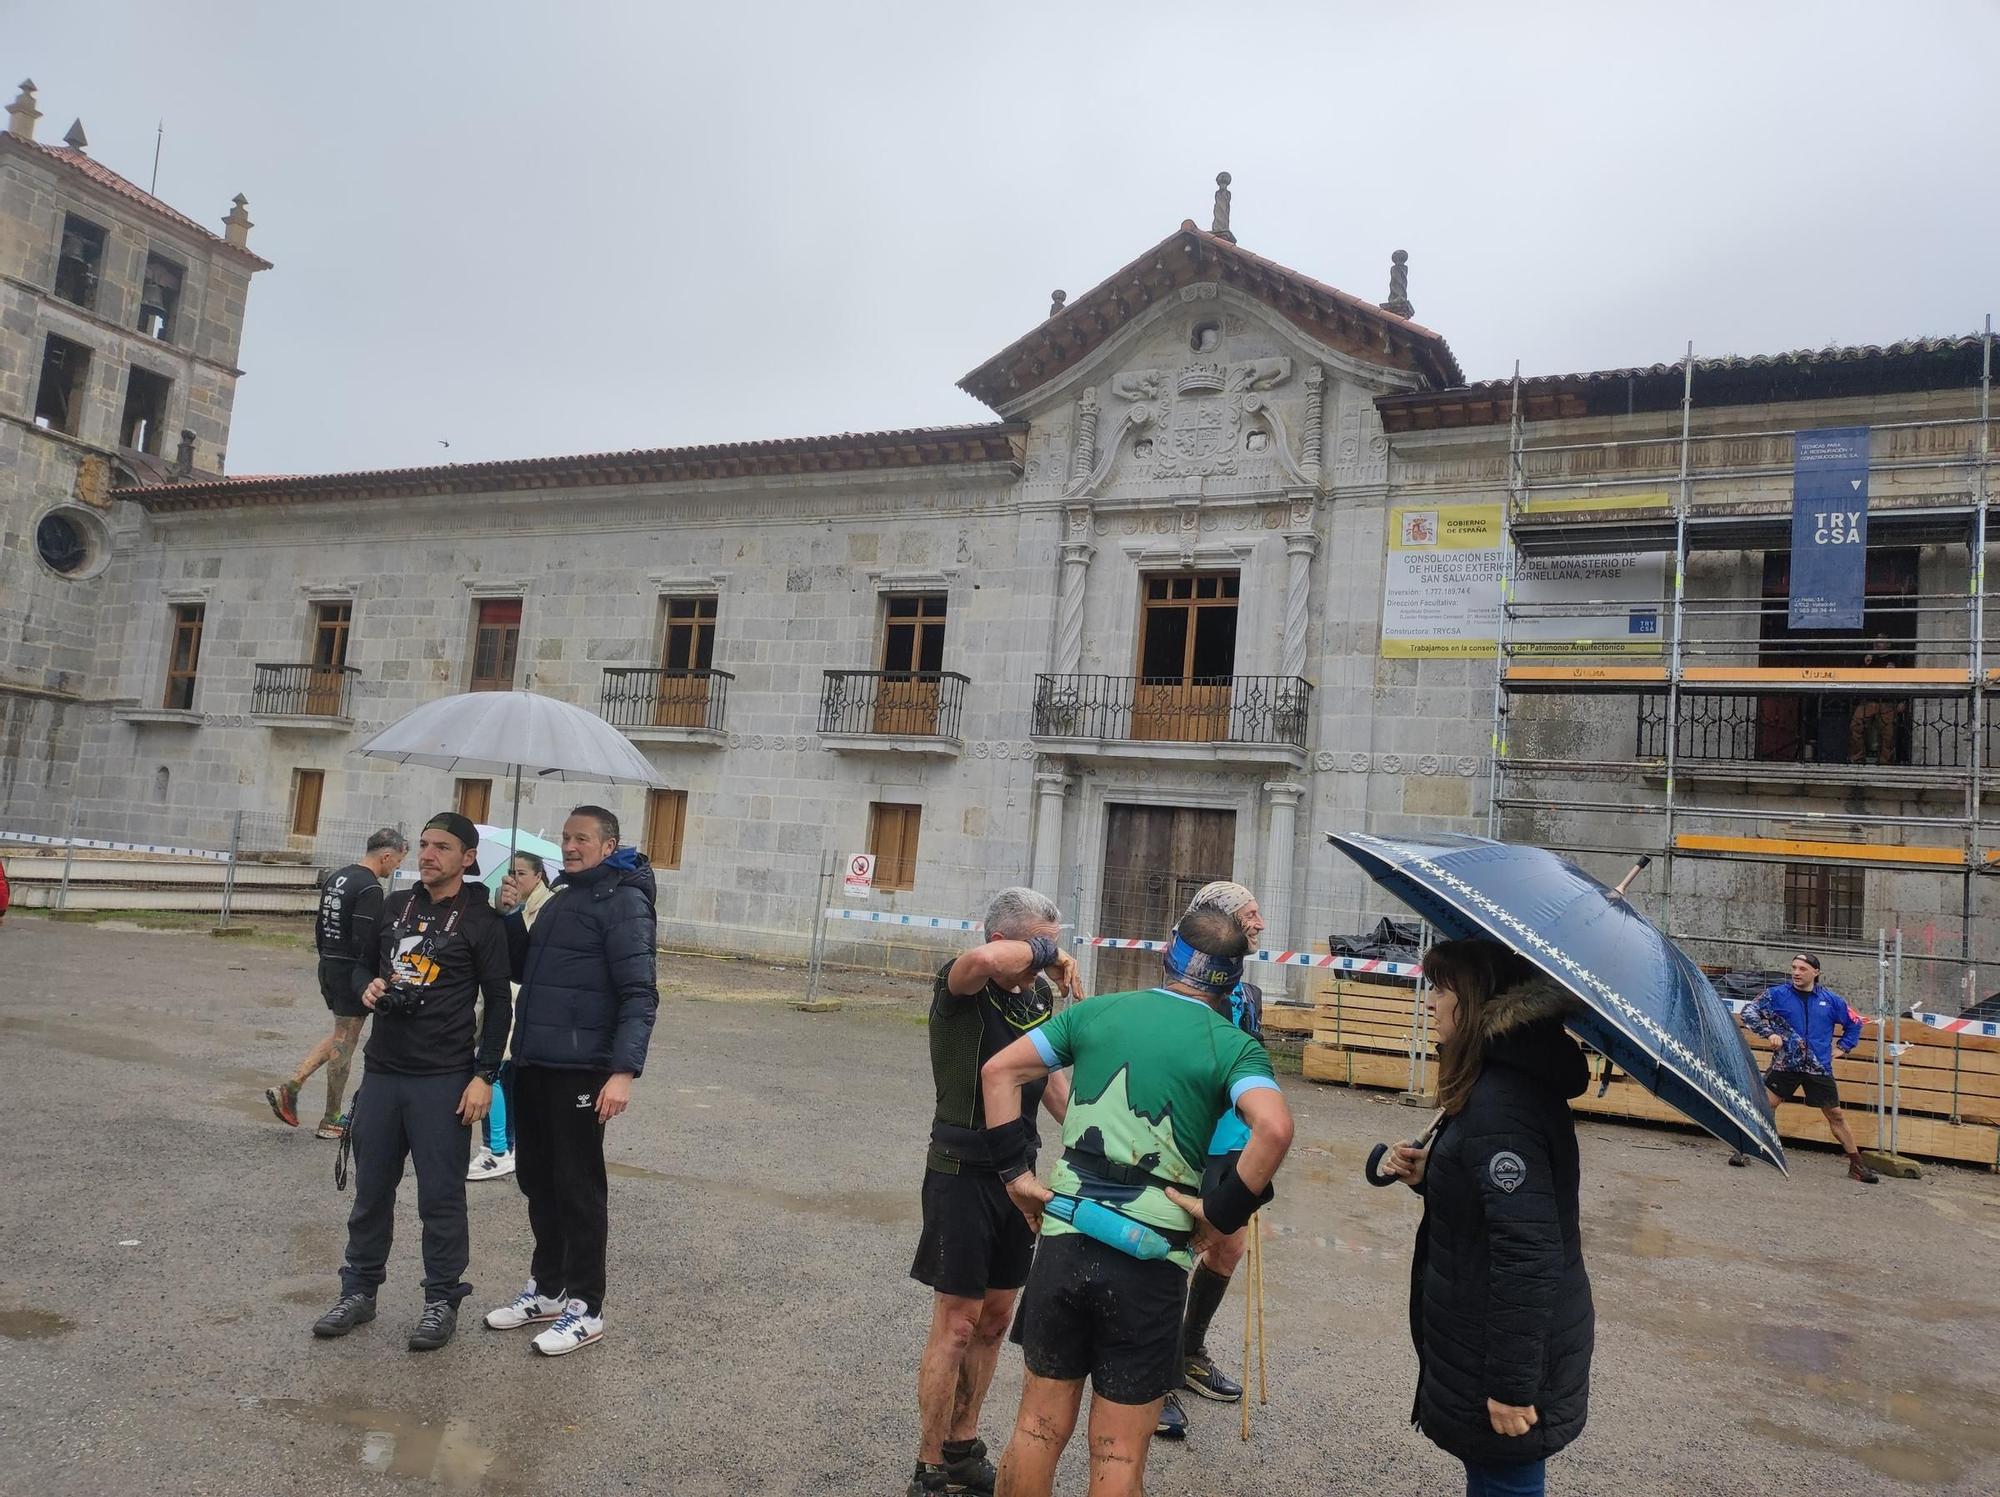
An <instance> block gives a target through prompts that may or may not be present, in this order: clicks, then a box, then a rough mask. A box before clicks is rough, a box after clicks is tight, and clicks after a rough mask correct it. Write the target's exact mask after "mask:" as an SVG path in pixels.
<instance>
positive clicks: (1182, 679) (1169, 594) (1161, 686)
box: [1132, 572, 1242, 743]
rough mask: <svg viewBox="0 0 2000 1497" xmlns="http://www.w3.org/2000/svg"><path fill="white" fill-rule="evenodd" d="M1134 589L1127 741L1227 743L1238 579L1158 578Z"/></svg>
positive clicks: (1222, 575) (1206, 575)
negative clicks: (1135, 670)
mask: <svg viewBox="0 0 2000 1497" xmlns="http://www.w3.org/2000/svg"><path fill="white" fill-rule="evenodd" d="M1140 581H1141V584H1142V602H1141V613H1140V619H1139V680H1138V683H1137V685H1136V686H1135V688H1134V690H1133V695H1132V736H1133V737H1134V738H1140V739H1149V740H1175V741H1180V742H1196V743H1198V742H1205V741H1211V740H1217V739H1223V738H1227V737H1228V736H1229V712H1230V692H1231V682H1232V680H1233V678H1234V676H1235V674H1236V611H1237V605H1238V602H1239V600H1240V596H1241V593H1242V579H1241V578H1240V577H1239V576H1238V575H1237V574H1236V573H1235V572H1163V573H1157V574H1148V575H1147V576H1145V577H1143V578H1141V579H1140Z"/></svg>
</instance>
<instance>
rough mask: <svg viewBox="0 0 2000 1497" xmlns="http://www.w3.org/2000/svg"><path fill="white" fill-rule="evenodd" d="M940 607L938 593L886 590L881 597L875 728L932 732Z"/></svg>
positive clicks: (938, 685) (940, 656)
mask: <svg viewBox="0 0 2000 1497" xmlns="http://www.w3.org/2000/svg"><path fill="white" fill-rule="evenodd" d="M945 610H946V600H945V595H944V594H943V593H891V594H890V595H889V596H888V597H887V598H885V599H884V600H883V615H882V679H881V682H880V689H879V691H878V692H877V693H876V696H875V731H876V732H877V733H914V734H933V733H936V732H937V730H938V706H939V702H940V700H941V697H940V693H941V691H942V686H943V683H942V681H941V680H940V678H939V674H938V673H939V672H941V671H942V670H943V669H944V625H945Z"/></svg>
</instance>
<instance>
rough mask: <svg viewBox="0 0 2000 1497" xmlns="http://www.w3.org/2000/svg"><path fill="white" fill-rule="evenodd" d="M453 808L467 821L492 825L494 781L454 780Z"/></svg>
mask: <svg viewBox="0 0 2000 1497" xmlns="http://www.w3.org/2000/svg"><path fill="white" fill-rule="evenodd" d="M451 808H452V809H453V810H454V811H456V812H458V814H459V815H461V816H463V817H464V818H465V819H466V820H467V821H470V822H473V823H474V824H476V825H482V826H491V825H492V824H493V821H492V817H491V815H490V813H491V811H492V809H493V782H492V781H491V780H454V781H453V782H452V797H451Z"/></svg>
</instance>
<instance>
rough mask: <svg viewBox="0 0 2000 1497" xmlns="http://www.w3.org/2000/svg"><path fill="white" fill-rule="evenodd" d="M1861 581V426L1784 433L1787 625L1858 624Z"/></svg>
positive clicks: (1864, 555) (1864, 458) (1864, 503)
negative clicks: (1788, 514)
mask: <svg viewBox="0 0 2000 1497" xmlns="http://www.w3.org/2000/svg"><path fill="white" fill-rule="evenodd" d="M1867 584H1868V428H1867V427H1865V426H1829V427H1825V428H1822V429H1821V430H1819V431H1802V432H1799V433H1797V434H1796V435H1795V436H1794V437H1793V439H1792V587H1791V607H1790V613H1789V617H1788V618H1787V622H1788V623H1789V624H1790V626H1791V627H1792V628H1794V629H1859V628H1860V627H1861V611H1862V608H1863V606H1864V598H1863V595H1864V593H1865V592H1866V591H1867Z"/></svg>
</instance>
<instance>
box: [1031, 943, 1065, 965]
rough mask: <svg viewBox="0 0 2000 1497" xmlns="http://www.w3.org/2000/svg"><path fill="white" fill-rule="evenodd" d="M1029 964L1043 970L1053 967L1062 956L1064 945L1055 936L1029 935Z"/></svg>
mask: <svg viewBox="0 0 2000 1497" xmlns="http://www.w3.org/2000/svg"><path fill="white" fill-rule="evenodd" d="M1028 951H1029V953H1030V955H1029V958H1028V965H1029V966H1030V967H1032V968H1033V969H1034V970H1035V971H1037V972H1041V971H1045V970H1046V969H1048V968H1050V967H1053V966H1054V965H1055V964H1056V962H1057V960H1058V959H1059V958H1060V957H1061V956H1062V947H1061V946H1060V945H1059V944H1058V943H1057V942H1056V939H1055V937H1053V936H1030V937H1028Z"/></svg>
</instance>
